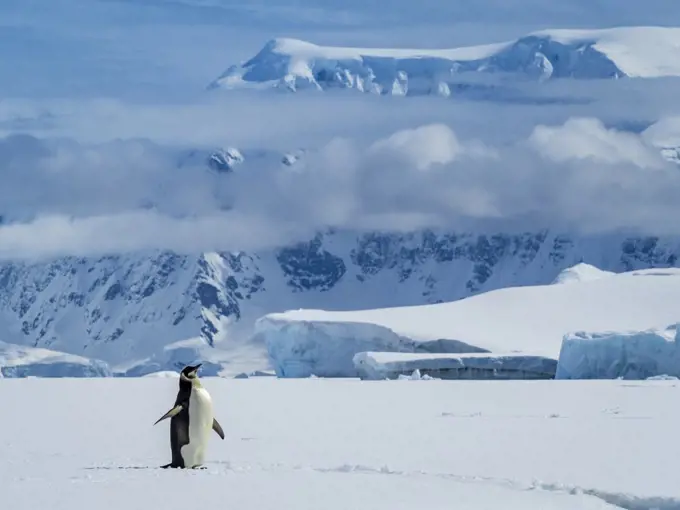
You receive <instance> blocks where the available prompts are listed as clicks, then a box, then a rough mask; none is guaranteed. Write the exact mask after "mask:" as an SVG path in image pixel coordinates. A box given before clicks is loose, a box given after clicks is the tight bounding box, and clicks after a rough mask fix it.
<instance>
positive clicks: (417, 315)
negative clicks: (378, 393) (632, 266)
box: [256, 267, 680, 377]
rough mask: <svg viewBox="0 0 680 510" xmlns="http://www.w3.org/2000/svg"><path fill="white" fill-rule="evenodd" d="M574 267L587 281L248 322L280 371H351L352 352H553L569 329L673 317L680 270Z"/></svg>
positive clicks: (611, 327) (626, 326) (651, 323)
mask: <svg viewBox="0 0 680 510" xmlns="http://www.w3.org/2000/svg"><path fill="white" fill-rule="evenodd" d="M577 269H579V268H577ZM582 269H583V268H582V267H581V268H580V270H576V271H573V270H572V271H568V273H569V274H572V276H573V275H574V274H580V273H589V274H590V276H591V278H587V277H583V278H582V279H581V281H571V283H569V284H564V283H560V282H562V281H563V280H564V279H563V278H558V279H557V281H558V283H555V284H553V285H537V286H527V287H511V288H505V289H500V290H495V291H491V292H486V293H483V294H479V295H477V296H473V297H470V298H466V299H463V300H459V301H454V302H450V303H440V304H434V305H423V306H415V307H397V308H386V309H380V310H361V311H353V312H326V311H322V310H294V311H289V312H285V313H281V314H269V315H266V316H264V317H263V318H261V319H260V320H259V321H258V322H257V324H256V335H257V336H258V337H259V338H262V339H263V340H264V341H265V342H266V345H267V348H268V351H269V355H270V357H271V358H272V359H273V361H274V365H275V367H276V369H277V372H278V373H279V374H280V375H290V376H293V377H295V376H305V375H310V374H316V375H319V376H323V375H326V376H337V375H346V376H347V375H348V376H352V375H355V374H356V372H355V368H354V364H353V362H352V359H353V357H354V355H356V354H357V353H358V352H361V351H401V352H442V351H443V352H446V351H448V352H475V351H477V352H479V351H486V352H492V353H499V354H505V353H522V354H528V355H534V356H545V357H548V358H552V359H557V358H558V356H559V353H560V349H561V346H562V339H563V337H564V336H565V335H567V334H568V333H573V332H579V331H589V332H594V333H599V332H604V331H640V330H646V329H649V328H665V327H667V326H668V325H670V324H675V323H676V322H678V321H679V320H680V312H678V307H677V303H678V302H679V300H680V269H676V268H671V269H654V270H641V271H631V272H627V273H621V274H615V275H606V273H604V274H599V273H596V272H594V271H592V270H591V271H589V272H588V271H582ZM593 275H597V276H600V277H598V278H592V276H593ZM571 279H572V280H573V278H571ZM432 342H435V344H432ZM428 344H432V346H433V347H432V348H428ZM445 345H448V348H446V347H445ZM435 346H436V347H435ZM435 349H436V350H435ZM608 352H609V361H610V362H613V361H614V359H616V360H617V361H618V362H625V360H624V353H623V352H622V351H621V350H616V349H613V350H610V351H608ZM650 355H652V353H650ZM657 375H658V374H657Z"/></svg>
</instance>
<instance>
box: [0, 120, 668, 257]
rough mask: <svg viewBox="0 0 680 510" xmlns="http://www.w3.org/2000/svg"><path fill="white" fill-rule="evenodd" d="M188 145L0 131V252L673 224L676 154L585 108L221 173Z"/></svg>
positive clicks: (428, 129)
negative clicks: (522, 133)
mask: <svg viewBox="0 0 680 510" xmlns="http://www.w3.org/2000/svg"><path fill="white" fill-rule="evenodd" d="M186 154H187V153H186V152H183V150H180V149H177V148H176V147H174V146H166V145H163V144H159V143H157V142H153V141H150V140H116V141H112V142H107V143H99V144H80V143H77V142H75V141H73V140H57V139H50V140H43V139H38V138H34V137H31V136H25V135H22V136H11V137H7V138H5V139H3V140H0V164H2V168H3V173H2V180H3V186H2V187H0V215H2V216H4V217H5V223H4V224H2V225H1V226H0V258H4V259H29V260H38V259H42V258H47V257H54V256H63V255H78V256H87V255H103V254H112V253H125V252H133V251H140V250H142V251H143V250H156V249H168V250H173V251H176V252H180V253H198V252H202V251H211V250H247V251H251V250H263V249H272V248H275V247H278V246H282V245H286V244H289V243H292V242H296V241H302V240H306V239H308V238H309V237H310V236H312V235H313V234H314V232H316V231H318V230H323V229H325V228H328V227H333V228H337V229H349V230H352V231H356V232H361V231H372V230H387V231H402V232H403V231H412V230H415V229H419V228H434V229H444V230H448V231H471V230H472V231H476V232H482V231H488V232H499V231H503V232H508V231H532V230H536V229H542V228H552V229H555V230H560V231H563V232H572V233H581V234H584V235H590V234H601V233H608V232H621V231H625V232H628V233H641V234H650V235H677V234H680V226H678V224H677V222H676V221H675V220H674V219H675V218H676V217H677V216H678V213H680V206H679V205H678V201H677V196H679V195H680V169H678V167H677V165H674V164H672V163H669V162H667V161H665V160H663V159H662V158H661V157H660V156H659V154H658V150H657V149H656V148H655V147H653V146H652V145H650V144H649V143H648V142H647V141H646V138H645V136H644V135H636V134H632V133H624V132H620V131H617V130H614V129H608V128H606V127H605V126H604V125H603V124H602V123H601V122H600V121H597V120H595V119H587V118H576V119H571V120H568V121H567V122H565V123H563V124H559V125H539V126H536V127H535V129H534V130H533V131H532V132H530V133H529V134H528V136H527V137H526V138H524V139H520V140H517V141H516V142H514V143H508V144H502V145H498V146H490V145H488V144H486V143H485V142H483V141H481V140H478V139H475V138H469V137H460V136H458V135H457V134H456V133H455V132H454V131H453V130H452V129H451V128H450V127H448V126H447V125H445V124H442V123H435V124H429V125H423V126H420V127H417V128H410V129H406V130H402V131H399V132H396V133H392V134H390V135H388V136H386V137H384V138H380V139H377V140H372V141H365V140H357V139H349V138H335V139H332V140H331V141H330V142H328V143H326V144H325V145H323V146H321V147H320V148H319V149H318V150H310V151H309V152H308V153H307V154H306V156H305V157H304V158H303V159H302V160H301V161H300V162H298V163H297V164H296V165H294V166H293V167H287V166H285V165H282V164H281V163H280V156H279V155H277V153H276V152H275V153H273V155H270V156H268V155H267V154H265V155H264V156H261V157H258V156H257V154H250V155H248V156H247V158H246V161H245V163H243V164H242V165H240V166H239V167H237V168H236V171H234V172H233V173H232V174H217V173H215V172H212V171H209V170H208V169H207V167H206V166H205V162H204V158H203V156H200V155H199V156H197V157H195V158H193V159H192V158H186V157H184V158H181V157H180V156H186ZM180 160H181V161H182V162H183V163H182V164H179V163H178V162H179V161H180Z"/></svg>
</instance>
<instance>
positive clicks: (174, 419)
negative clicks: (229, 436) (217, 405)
mask: <svg viewBox="0 0 680 510" xmlns="http://www.w3.org/2000/svg"><path fill="white" fill-rule="evenodd" d="M200 367H201V363H199V364H198V365H194V366H191V365H189V366H187V367H184V369H183V370H182V372H180V374H179V391H178V392H177V399H176V400H175V406H174V407H173V408H172V409H170V410H169V411H168V412H167V413H165V414H164V415H163V416H161V417H160V418H159V419H158V420H157V421H156V423H154V425H156V424H157V423H160V422H161V421H163V420H165V419H167V418H170V448H171V450H172V462H170V463H169V464H166V465H164V466H161V467H162V468H164V469H166V468H182V469H183V468H191V469H195V468H198V467H200V466H201V465H202V464H203V459H204V457H205V450H206V447H207V445H208V438H209V436H210V432H211V430H214V431H215V432H216V433H217V435H219V436H220V438H222V439H223V440H224V431H223V430H222V426H221V425H220V424H219V422H218V421H217V420H216V419H215V417H214V416H213V405H212V399H211V398H210V394H209V393H208V390H206V389H205V388H204V387H203V385H202V384H201V381H200V380H199V379H198V369H199V368H200Z"/></svg>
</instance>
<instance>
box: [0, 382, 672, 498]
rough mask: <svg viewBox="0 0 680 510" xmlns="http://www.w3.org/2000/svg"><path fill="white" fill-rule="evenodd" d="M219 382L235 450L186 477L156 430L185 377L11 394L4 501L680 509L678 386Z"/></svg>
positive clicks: (19, 385) (42, 385) (55, 385)
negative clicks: (171, 466)
mask: <svg viewBox="0 0 680 510" xmlns="http://www.w3.org/2000/svg"><path fill="white" fill-rule="evenodd" d="M203 384H204V385H205V386H206V387H207V388H208V390H209V391H210V392H211V395H212V396H213V400H214V404H215V411H216V414H217V417H218V419H219V420H220V422H221V424H222V426H223V427H224V431H225V434H226V439H225V440H224V441H220V440H219V438H218V437H217V435H216V434H213V435H212V437H211V441H210V446H209V449H208V452H207V458H206V467H207V469H206V470H195V471H185V470H161V469H157V468H156V466H159V465H161V464H163V463H166V462H167V461H168V459H169V433H168V427H169V424H168V422H167V421H166V422H163V423H162V424H159V425H156V426H155V427H154V426H152V424H153V422H154V421H156V419H157V418H158V417H159V416H160V415H161V414H162V413H164V412H165V411H166V410H167V408H168V407H169V406H170V405H171V404H172V402H173V401H174V397H175V393H176V385H177V380H176V379H165V378H158V379H156V378H143V379H134V380H131V379H125V380H123V379H108V380H104V379H99V380H68V379H62V380H56V381H49V382H48V381H45V380H40V379H31V380H10V379H3V380H2V382H0V401H2V402H3V407H4V408H6V409H11V410H12V411H13V413H16V416H21V419H3V420H0V457H1V458H2V459H3V462H2V463H0V480H1V481H0V490H1V491H2V497H3V504H4V505H6V506H7V507H8V508H12V509H13V510H35V509H36V508H50V509H53V510H73V509H86V508H98V509H101V510H112V509H121V508H129V509H131V510H142V509H146V508H171V509H175V508H186V507H195V506H196V504H197V501H199V500H200V504H199V506H201V507H206V508H248V509H252V510H265V509H271V508H295V509H301V510H306V509H309V510H312V509H314V510H318V509H319V508H324V509H328V510H346V509H348V508H352V509H356V510H362V509H370V510H383V509H384V510H394V509H395V508H428V509H433V510H439V509H442V510H443V509H450V508H452V507H455V508H456V509H460V510H482V509H484V510H487V509H490V508H503V509H508V510H530V509H535V510H574V509H579V510H596V509H597V510H605V509H610V510H615V509H617V508H618V509H620V508H627V509H635V510H647V509H652V508H660V509H663V510H676V509H677V508H680V488H679V486H678V484H677V473H676V471H675V470H673V469H669V466H668V459H673V458H677V457H678V455H680V445H679V443H678V441H677V440H676V439H677V423H678V420H680V411H678V406H677V405H676V401H677V391H678V386H677V384H678V383H677V381H645V382H636V383H623V382H620V381H605V382H597V383H592V382H580V381H574V382H569V383H563V382H523V383H516V382H503V383H494V382H490V383H467V382H456V383H451V382H445V381H393V382H388V383H380V382H372V383H368V382H362V381H337V380H336V381H329V380H322V379H319V380H299V381H282V380H275V379H266V380H262V379H260V380H253V379H251V380H244V381H238V380H219V379H212V378H208V379H204V380H203ZM102 395H106V398H102ZM282 417H285V419H282ZM126 468H128V469H126ZM197 498H199V499H197ZM607 502H609V503H607Z"/></svg>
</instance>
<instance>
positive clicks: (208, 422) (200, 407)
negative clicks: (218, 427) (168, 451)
mask: <svg viewBox="0 0 680 510" xmlns="http://www.w3.org/2000/svg"><path fill="white" fill-rule="evenodd" d="M212 423H213V406H212V399H211V398H210V394H209V393H208V392H207V391H206V390H205V388H193V390H192V392H191V397H189V443H188V444H186V445H184V446H182V450H181V451H182V458H183V459H184V466H185V467H187V468H192V467H196V466H200V465H201V464H203V459H204V458H205V449H206V447H207V445H208V440H209V439H210V433H211V431H212Z"/></svg>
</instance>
